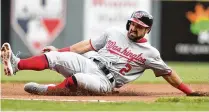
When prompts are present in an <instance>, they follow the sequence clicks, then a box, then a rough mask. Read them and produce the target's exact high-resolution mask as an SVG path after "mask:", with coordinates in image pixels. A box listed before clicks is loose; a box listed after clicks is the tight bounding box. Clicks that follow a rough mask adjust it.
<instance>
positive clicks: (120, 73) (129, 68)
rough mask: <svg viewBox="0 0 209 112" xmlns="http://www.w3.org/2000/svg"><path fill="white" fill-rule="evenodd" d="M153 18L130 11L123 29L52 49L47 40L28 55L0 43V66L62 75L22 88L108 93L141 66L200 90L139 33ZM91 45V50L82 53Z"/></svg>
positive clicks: (187, 90)
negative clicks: (19, 54)
mask: <svg viewBox="0 0 209 112" xmlns="http://www.w3.org/2000/svg"><path fill="white" fill-rule="evenodd" d="M152 24H153V17H152V15H150V14H148V13H147V12H144V11H136V12H134V13H133V14H132V15H131V17H130V19H128V21H127V24H126V30H121V29H118V28H110V29H107V30H106V31H105V32H104V33H103V34H102V35H101V36H100V37H98V38H92V39H90V40H85V41H81V42H78V43H76V44H74V45H72V46H70V47H66V48H62V49H57V48H55V47H53V46H48V47H46V48H44V49H43V52H44V53H43V54H41V55H39V56H33V57H30V58H28V59H19V58H18V57H16V56H15V55H14V54H13V52H12V50H11V47H10V44H9V43H4V44H3V46H2V48H1V58H2V62H3V65H4V72H5V74H6V75H7V76H12V75H13V74H14V73H16V72H18V71H20V70H35V71H42V70H45V69H50V70H54V71H56V72H58V73H60V74H62V75H63V76H64V77H65V80H64V81H63V82H61V83H60V84H58V85H42V84H37V83H34V82H30V83H27V84H26V85H25V87H24V89H25V91H26V92H29V93H32V94H41V93H45V92H47V91H53V90H55V89H68V90H70V89H71V87H83V88H84V89H86V90H89V91H93V92H99V93H109V92H112V91H113V90H114V88H120V87H122V86H123V85H124V84H127V83H129V82H131V81H133V80H135V79H137V78H138V77H140V76H141V75H142V74H143V72H144V71H145V70H146V69H152V70H153V71H154V74H155V76H156V77H159V76H162V77H163V78H164V79H165V80H166V81H167V82H168V83H169V84H171V85H172V86H173V87H175V88H177V89H179V90H180V91H182V92H184V93H185V94H186V95H188V96H202V95H203V94H202V93H199V92H195V91H193V90H192V89H191V88H190V87H189V86H187V85H185V84H184V83H183V82H182V80H181V79H180V78H179V76H178V75H177V73H176V72H175V71H174V70H172V69H171V68H170V67H168V66H167V65H166V64H165V63H164V61H163V60H162V59H161V57H160V53H159V51H158V50H157V49H156V48H154V47H152V46H151V45H150V44H149V43H148V42H147V40H146V38H144V36H145V35H146V34H147V33H149V32H150V30H151V27H152ZM89 51H96V52H94V53H92V54H91V55H88V56H84V55H83V54H85V53H87V52H89Z"/></svg>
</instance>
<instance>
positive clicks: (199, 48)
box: [175, 43, 209, 55]
mask: <svg viewBox="0 0 209 112" xmlns="http://www.w3.org/2000/svg"><path fill="white" fill-rule="evenodd" d="M175 50H176V52H177V53H178V54H182V55H188V54H193V55H200V54H201V55H209V45H200V44H183V43H179V44H177V45H176V47H175Z"/></svg>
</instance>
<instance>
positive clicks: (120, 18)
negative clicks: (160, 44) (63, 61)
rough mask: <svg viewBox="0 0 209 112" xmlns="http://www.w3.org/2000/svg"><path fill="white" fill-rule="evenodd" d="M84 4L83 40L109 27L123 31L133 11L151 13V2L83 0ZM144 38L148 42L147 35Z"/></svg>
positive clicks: (141, 0) (144, 0) (146, 0)
mask: <svg viewBox="0 0 209 112" xmlns="http://www.w3.org/2000/svg"><path fill="white" fill-rule="evenodd" d="M84 3H85V8H84V40H86V39H89V38H94V37H98V36H100V35H101V34H102V33H103V32H104V30H105V29H107V28H109V27H114V26H116V27H120V28H122V29H124V30H125V28H126V23H127V20H128V19H129V18H130V17H131V14H132V13H133V12H134V11H138V10H143V11H146V12H148V13H150V12H151V0H84ZM146 37H147V39H148V40H149V35H146ZM149 42H151V41H150V40H149Z"/></svg>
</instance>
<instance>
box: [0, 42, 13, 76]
mask: <svg viewBox="0 0 209 112" xmlns="http://www.w3.org/2000/svg"><path fill="white" fill-rule="evenodd" d="M11 54H12V51H11V47H10V45H9V43H4V44H3V45H2V48H1V59H2V63H3V66H4V73H5V75H7V76H12V75H13V70H12V65H11V62H10V58H11Z"/></svg>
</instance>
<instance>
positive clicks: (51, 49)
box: [42, 46, 58, 53]
mask: <svg viewBox="0 0 209 112" xmlns="http://www.w3.org/2000/svg"><path fill="white" fill-rule="evenodd" d="M57 50H58V49H57V48H56V47H54V46H46V47H45V48H43V49H42V53H46V52H50V51H57Z"/></svg>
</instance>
